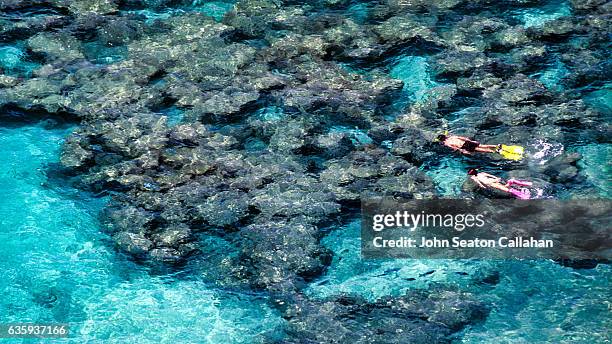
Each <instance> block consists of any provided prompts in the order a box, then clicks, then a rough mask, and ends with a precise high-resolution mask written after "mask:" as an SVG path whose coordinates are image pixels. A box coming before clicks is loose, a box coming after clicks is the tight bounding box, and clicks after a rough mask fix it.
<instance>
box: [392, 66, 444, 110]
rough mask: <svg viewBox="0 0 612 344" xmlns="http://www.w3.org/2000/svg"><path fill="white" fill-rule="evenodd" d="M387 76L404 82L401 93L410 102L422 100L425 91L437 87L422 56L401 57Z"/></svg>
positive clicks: (425, 94) (425, 93) (424, 96)
mask: <svg viewBox="0 0 612 344" xmlns="http://www.w3.org/2000/svg"><path fill="white" fill-rule="evenodd" d="M389 75H390V76H391V77H393V78H395V79H400V80H402V81H403V82H404V89H403V92H404V93H405V95H406V96H407V97H408V99H409V100H410V101H412V102H415V101H420V100H424V99H425V98H426V96H427V91H429V90H431V89H432V88H434V87H436V86H439V83H438V82H436V81H435V80H433V78H432V76H431V73H430V71H429V63H428V62H427V58H426V57H424V56H412V55H407V56H403V57H401V58H399V59H397V61H395V63H393V64H392V67H391V70H390V72H389Z"/></svg>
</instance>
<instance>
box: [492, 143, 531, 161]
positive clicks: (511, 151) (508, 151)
mask: <svg viewBox="0 0 612 344" xmlns="http://www.w3.org/2000/svg"><path fill="white" fill-rule="evenodd" d="M524 152H525V149H524V148H523V147H521V146H507V145H501V147H500V148H499V150H498V153H499V154H501V156H503V157H504V159H508V160H521V159H522V158H523V153H524Z"/></svg>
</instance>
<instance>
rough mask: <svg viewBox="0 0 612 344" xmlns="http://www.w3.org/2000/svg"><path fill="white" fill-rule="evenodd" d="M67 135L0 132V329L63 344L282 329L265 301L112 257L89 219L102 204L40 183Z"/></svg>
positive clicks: (21, 129)
mask: <svg viewBox="0 0 612 344" xmlns="http://www.w3.org/2000/svg"><path fill="white" fill-rule="evenodd" d="M71 130H72V129H71V128H61V129H45V128H44V127H43V126H42V125H28V126H12V127H0V157H1V159H2V164H0V198H1V201H0V252H2V259H1V260H0V271H2V273H3V278H2V279H0V294H1V295H2V297H0V314H1V315H2V323H11V322H38V323H40V322H48V323H68V324H69V325H70V327H71V329H70V330H71V332H72V338H71V339H67V340H62V341H60V342H71V343H85V342H95V343H100V342H104V343H126V342H130V341H132V340H133V338H134V335H136V334H138V335H139V337H138V342H139V343H159V342H162V343H164V342H174V343H251V342H253V341H254V340H255V338H257V337H259V336H261V335H269V336H274V333H275V331H278V329H280V328H281V327H282V324H283V323H282V321H281V320H280V317H279V315H278V314H277V313H276V311H274V310H272V309H270V308H269V307H268V306H267V303H266V300H265V298H263V297H257V296H246V295H241V294H235V293H234V294H230V293H226V292H220V291H217V290H215V289H213V288H211V287H209V286H207V285H206V283H204V282H203V281H200V280H198V279H197V276H196V277H194V278H192V279H179V278H174V277H172V276H157V277H156V276H154V275H152V274H150V273H149V272H148V271H147V270H146V269H145V268H143V267H142V266H140V265H137V264H135V263H133V262H131V261H129V260H128V259H126V257H124V256H123V255H121V254H119V253H117V252H116V251H115V249H114V247H113V246H112V244H111V242H110V241H109V240H108V238H107V237H106V236H105V235H104V234H103V231H102V228H101V226H100V223H99V222H98V220H97V214H98V211H99V210H100V209H101V207H103V206H104V204H105V202H106V200H104V199H97V198H94V197H92V196H91V195H87V194H82V193H81V192H78V191H76V190H74V189H70V188H68V187H61V186H57V185H53V183H52V182H50V179H49V178H48V176H47V171H49V167H50V166H52V164H54V163H57V162H58V159H59V153H60V147H61V144H62V142H63V140H64V138H65V137H66V135H67V134H68V133H69V132H70V131H71ZM19 342H20V341H18V340H3V343H19ZM29 342H31V341H27V340H24V343H29Z"/></svg>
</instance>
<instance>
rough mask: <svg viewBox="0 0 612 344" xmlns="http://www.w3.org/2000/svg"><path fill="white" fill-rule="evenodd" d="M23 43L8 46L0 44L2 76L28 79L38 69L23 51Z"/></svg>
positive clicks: (36, 64)
mask: <svg viewBox="0 0 612 344" xmlns="http://www.w3.org/2000/svg"><path fill="white" fill-rule="evenodd" d="M24 45H25V43H24V42H21V41H20V42H13V43H12V44H10V45H5V44H0V70H4V74H6V75H10V76H15V77H29V76H31V75H32V72H33V71H34V70H35V69H36V68H38V67H40V65H39V64H38V63H36V62H33V61H30V59H29V58H28V56H27V53H26V51H25V47H24Z"/></svg>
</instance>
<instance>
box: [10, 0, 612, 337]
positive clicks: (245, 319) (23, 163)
mask: <svg viewBox="0 0 612 344" xmlns="http://www.w3.org/2000/svg"><path fill="white" fill-rule="evenodd" d="M232 6H233V2H209V1H198V0H195V1H193V3H192V4H191V6H190V7H189V8H169V9H165V10H163V11H162V10H151V9H142V10H132V11H125V12H134V13H139V14H143V15H145V16H146V18H148V22H149V23H152V22H153V21H154V20H155V19H163V18H168V17H170V16H172V15H175V14H177V13H182V12H184V11H199V12H203V13H205V14H207V15H210V16H212V17H214V18H215V19H216V20H218V21H219V20H221V19H222V17H223V15H224V14H225V13H226V12H227V11H229V10H231V8H232ZM368 11H369V10H368V8H367V6H366V5H364V4H354V5H352V6H350V8H349V10H348V12H349V15H350V16H351V17H352V18H353V19H354V20H355V21H357V22H360V21H365V20H366V19H367V18H366V17H367V15H368ZM513 15H514V16H515V17H516V18H517V19H518V20H520V21H521V22H522V23H523V24H524V26H525V27H538V26H542V25H545V24H546V23H547V22H550V21H552V20H554V19H557V18H561V17H564V16H568V15H571V8H570V6H569V4H568V2H566V1H564V2H561V4H555V2H553V1H551V2H549V3H548V4H547V5H545V6H543V7H541V8H530V9H528V10H522V11H520V12H516V13H514V14H513ZM84 48H85V50H86V55H87V57H88V58H89V59H90V60H92V61H94V62H96V63H100V64H105V63H114V62H117V61H119V60H121V59H122V58H123V57H124V56H125V55H124V54H125V51H124V50H123V48H122V47H117V48H108V47H103V46H98V45H97V44H96V43H95V42H93V43H91V44H89V45H85V47H84ZM0 67H1V69H2V70H4V73H5V74H8V75H12V76H19V77H29V76H31V74H32V71H33V70H34V69H36V68H38V67H39V65H38V64H36V63H35V62H32V61H30V60H29V58H28V56H27V51H26V50H25V49H24V48H23V42H21V43H20V42H13V43H11V44H10V45H0ZM345 67H346V68H347V70H351V71H352V72H356V73H367V71H364V70H358V69H351V68H352V67H351V66H350V65H346V66H345ZM568 73H569V71H568V69H567V68H566V66H565V65H563V64H562V63H561V62H558V61H557V62H556V63H555V64H552V65H550V66H547V67H546V68H545V69H543V70H541V71H538V72H537V77H538V78H539V79H540V81H542V82H543V83H544V84H545V85H546V86H547V87H548V88H550V89H555V90H556V89H559V88H558V87H559V83H560V81H561V80H562V78H563V77H564V76H566V75H567V74H568ZM390 75H391V76H392V77H394V78H398V79H401V80H403V81H404V83H405V86H404V90H403V97H402V99H400V100H398V101H397V104H399V105H402V106H407V105H410V104H413V103H418V102H420V101H424V100H426V99H427V96H428V94H429V92H431V90H432V89H434V88H435V87H437V86H440V85H441V84H440V83H438V82H436V81H435V80H434V78H433V76H432V74H431V71H430V65H429V63H428V59H427V57H426V56H416V55H404V56H401V57H399V58H398V59H394V60H393V61H392V62H391V63H390ZM606 87H608V88H606ZM611 99H612V96H611V92H610V89H609V86H605V87H602V89H599V90H595V91H592V92H591V93H589V94H586V95H585V97H584V101H585V102H586V103H587V104H588V105H589V106H591V107H593V108H597V109H599V110H600V111H602V113H607V114H609V113H611V111H610V110H611V109H612V101H611ZM160 114H161V115H164V116H167V117H168V122H169V124H170V125H175V124H177V123H180V122H181V121H182V118H183V111H182V110H181V109H178V108H176V107H169V108H165V109H162V110H160ZM467 114H468V112H462V111H458V112H457V113H455V114H453V117H452V118H449V120H450V121H451V122H450V123H451V124H452V127H453V128H458V127H460V126H461V124H462V123H463V122H462V117H463V116H464V115H467ZM255 116H257V117H258V118H259V119H261V120H263V121H272V122H274V121H280V120H282V119H283V118H284V117H285V116H286V115H285V113H284V112H283V109H282V108H281V107H273V106H271V107H266V108H264V109H262V110H261V111H259V112H257V113H256V114H255ZM71 130H73V128H72V127H70V126H64V127H62V126H60V127H51V128H50V127H49V125H46V124H45V123H39V124H29V125H15V124H14V123H13V124H12V125H10V126H9V125H4V124H3V123H0V159H1V161H2V162H1V163H0V196H1V200H0V252H2V253H3V255H2V259H1V260H0V271H2V272H3V278H2V279H0V294H1V295H2V297H0V315H1V317H2V322H3V323H8V322H63V323H69V324H70V326H71V329H72V333H73V336H72V338H70V339H67V340H63V341H58V342H70V343H87V342H89V343H126V342H135V339H134V338H135V335H137V336H138V340H137V342H138V343H159V342H161V343H171V342H172V343H253V342H257V341H259V340H260V339H261V337H262V336H266V337H271V338H274V337H276V336H280V335H281V332H282V329H283V327H284V325H285V323H284V321H283V320H282V319H281V317H280V315H279V314H278V312H277V311H276V310H274V309H272V308H271V307H270V306H269V302H268V300H267V299H266V297H265V296H263V295H251V294H248V295H247V294H241V293H236V292H227V291H224V290H219V289H216V288H215V287H214V286H211V285H208V284H207V283H206V281H204V280H202V279H200V278H199V277H198V276H197V275H194V276H191V277H189V278H187V277H184V276H180V277H179V276H174V275H171V274H170V275H156V274H154V273H152V272H151V271H149V270H148V269H147V268H146V267H144V266H142V265H139V264H136V263H134V262H132V261H131V260H129V259H128V258H127V257H125V256H124V255H122V254H120V253H118V252H117V251H116V250H115V248H114V247H113V245H112V242H111V240H109V238H108V237H107V236H106V235H105V234H104V232H103V230H102V228H101V225H100V223H99V221H98V213H99V211H100V210H101V209H102V208H103V207H104V205H105V203H106V202H107V200H106V199H100V198H96V197H93V196H92V195H90V194H86V193H82V192H80V191H77V190H75V189H72V188H71V187H69V186H66V185H58V183H56V182H54V180H53V178H49V177H52V176H51V173H52V172H51V171H52V167H53V164H55V163H57V161H58V159H59V154H60V147H61V144H62V142H63V140H64V139H65V137H66V136H67V135H68V134H69V133H70V132H71ZM331 130H332V131H341V132H346V133H348V134H349V135H350V137H351V139H352V140H353V143H354V144H355V145H364V144H370V143H372V140H371V139H370V138H369V137H368V136H367V132H366V131H365V130H363V129H360V128H351V127H346V126H335V127H333V128H332V129H331ZM384 144H385V145H386V144H390V142H386V143H384ZM532 144H533V145H534V149H535V152H536V153H541V154H542V156H541V157H536V158H537V159H536V160H533V161H532V162H533V163H540V162H543V161H544V160H546V159H549V158H551V157H552V156H554V155H555V154H556V152H558V151H559V150H560V149H563V146H550V147H548V146H546V144H548V143H541V142H534V143H532ZM547 147H548V148H547ZM245 148H246V149H248V150H253V151H259V150H263V149H265V148H266V144H265V143H264V142H263V141H261V140H257V139H254V140H250V141H248V142H247V143H245ZM571 150H574V151H577V152H579V153H580V154H581V155H582V159H581V160H580V161H579V162H578V168H579V169H580V171H581V174H582V175H584V176H585V177H586V180H587V183H588V184H589V185H592V187H593V188H594V189H595V190H596V191H597V192H598V194H599V195H600V196H602V197H610V191H609V189H610V185H612V184H611V183H610V175H611V174H610V164H609V161H610V156H611V155H610V154H611V153H612V152H611V150H612V146H611V145H610V144H595V143H587V144H583V145H581V146H577V147H572V148H571ZM540 158H541V159H540ZM538 159H540V160H538ZM532 162H530V163H532ZM431 167H432V168H431V169H427V171H426V173H427V174H428V176H429V177H430V178H432V179H433V181H434V183H435V185H436V187H437V190H438V192H439V193H440V194H441V195H442V196H444V197H449V198H452V197H456V196H458V195H459V194H460V192H461V184H462V183H463V181H465V179H466V175H465V171H466V170H467V168H468V164H467V163H466V162H465V161H464V160H461V159H457V158H456V157H450V156H449V157H447V158H443V159H440V160H439V161H437V164H436V165H435V166H431ZM359 231H360V223H359V221H357V220H355V221H352V222H350V223H348V224H346V225H343V226H339V227H337V228H333V229H332V230H331V232H330V234H329V235H327V236H326V237H325V238H323V240H322V243H323V244H324V245H325V246H326V247H328V248H330V249H331V250H332V251H333V252H334V254H335V255H334V258H333V262H332V264H331V266H330V267H329V269H328V271H327V272H326V273H325V274H324V275H323V276H321V277H319V278H318V279H317V280H315V281H314V282H313V283H311V284H309V286H308V287H307V289H306V290H305V293H306V294H308V295H310V296H312V297H316V298H322V297H327V296H333V295H338V294H341V293H355V294H360V295H362V296H364V297H366V298H367V299H370V300H375V299H377V298H380V297H382V296H387V295H401V294H402V293H404V292H405V291H406V290H409V289H427V288H430V287H433V286H438V285H441V286H445V287H451V288H457V289H459V290H463V291H468V292H471V293H473V294H475V295H476V296H477V297H478V298H479V299H481V300H483V301H485V302H487V303H488V304H489V305H491V307H492V312H491V315H490V316H489V317H488V318H487V320H486V321H485V322H484V323H483V324H480V325H477V326H473V327H468V328H466V329H465V330H464V331H463V333H461V336H460V337H459V338H458V339H457V341H456V342H458V343H500V342H501V343H605V342H606V341H607V342H609V340H610V339H609V332H606V331H605V329H607V328H610V313H609V312H610V307H611V305H610V300H612V292H611V290H610V288H609V276H610V273H611V271H610V269H611V268H610V265H599V266H598V267H597V268H595V269H589V270H576V269H572V268H567V267H563V266H561V265H559V264H556V263H554V262H550V261H479V260H393V261H367V260H362V259H361V257H360V250H359V247H360V241H359ZM602 329H603V330H602ZM4 342H6V343H20V342H21V341H18V340H4V341H3V343H4ZM23 342H24V343H30V342H33V341H23Z"/></svg>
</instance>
